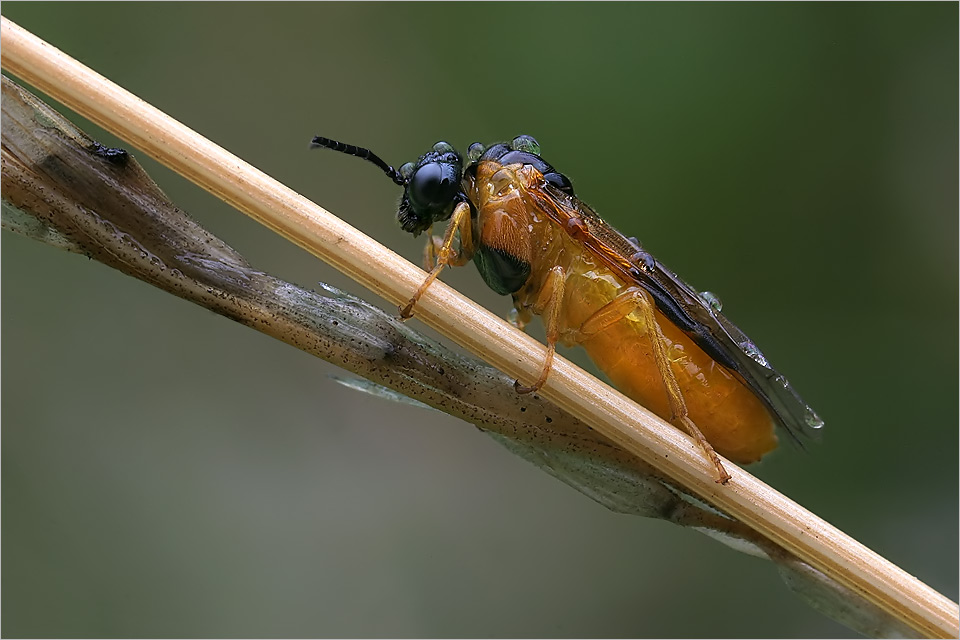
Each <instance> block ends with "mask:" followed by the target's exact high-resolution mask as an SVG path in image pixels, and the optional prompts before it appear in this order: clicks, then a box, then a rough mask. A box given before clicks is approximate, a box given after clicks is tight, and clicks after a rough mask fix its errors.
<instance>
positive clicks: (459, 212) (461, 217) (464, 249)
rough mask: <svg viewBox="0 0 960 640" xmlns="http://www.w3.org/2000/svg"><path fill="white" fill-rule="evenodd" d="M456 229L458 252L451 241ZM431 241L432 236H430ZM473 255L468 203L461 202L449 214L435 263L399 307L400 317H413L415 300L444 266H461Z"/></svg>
mask: <svg viewBox="0 0 960 640" xmlns="http://www.w3.org/2000/svg"><path fill="white" fill-rule="evenodd" d="M457 231H459V232H460V253H459V254H458V253H457V252H455V251H454V250H453V241H454V240H455V239H456V235H457ZM430 242H431V243H433V238H432V237H431V238H430ZM472 257H473V236H472V234H471V232H470V205H469V204H467V203H466V202H461V203H459V204H458V205H457V207H456V209H454V210H453V215H451V216H450V224H448V225H447V231H446V233H444V235H443V244H441V245H440V248H439V249H437V264H436V265H435V266H434V267H433V269H432V270H431V271H430V274H429V275H428V276H427V279H426V280H424V281H423V284H421V285H420V288H419V289H417V290H416V292H415V293H414V294H413V297H412V298H410V301H409V302H408V303H407V304H406V306H404V307H401V308H400V318H401V319H403V320H408V319H410V318H412V317H413V307H414V306H415V305H416V304H417V301H418V300H419V299H420V297H421V296H423V294H424V293H426V291H427V288H428V287H429V286H430V285H431V284H432V283H433V281H434V280H436V279H437V276H438V275H440V272H441V271H442V270H443V268H444V267H446V266H447V265H450V266H452V267H462V266H463V265H465V264H467V263H468V262H470V259H471V258H472Z"/></svg>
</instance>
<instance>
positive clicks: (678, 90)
mask: <svg viewBox="0 0 960 640" xmlns="http://www.w3.org/2000/svg"><path fill="white" fill-rule="evenodd" d="M3 14H4V15H5V16H7V17H9V18H11V19H13V20H14V21H16V22H18V23H19V24H20V25H21V26H23V27H25V28H27V29H29V30H31V31H33V32H34V33H36V34H37V35H39V36H41V37H43V38H45V39H46V40H48V41H49V42H51V43H52V44H54V45H56V46H57V47H59V48H61V49H62V50H64V51H65V52H67V53H69V54H72V55H74V56H76V57H77V58H78V59H80V60H81V61H83V62H84V63H86V64H88V65H90V66H91V67H93V68H94V69H95V70H97V71H99V72H100V73H102V74H103V75H105V76H107V77H108V78H111V79H113V80H114V81H116V82H118V83H119V84H120V85H122V86H124V87H126V88H127V89H129V90H131V91H133V92H134V93H136V94H137V95H139V96H141V97H142V98H144V99H146V100H147V101H149V102H152V103H153V104H155V105H156V106H158V107H159V108H161V109H163V110H165V111H166V112H167V113H169V114H171V115H173V116H174V117H176V118H178V119H179V120H181V121H182V122H184V123H186V124H187V125H189V126H191V127H193V128H194V129H196V130H197V131H199V132H201V133H203V134H205V135H206V136H208V137H210V138H211V139H213V140H214V141H216V142H218V143H219V144H221V145H223V146H224V147H226V148H227V149H229V150H231V151H233V152H235V153H237V154H238V155H240V156H241V157H244V158H245V159H247V160H248V161H250V162H251V163H253V164H254V165H256V166H258V167H260V168H262V169H264V170H265V171H267V172H268V173H270V174H272V175H274V176H275V177H277V178H278V179H280V180H281V181H284V182H286V183H287V184H289V185H290V186H292V187H293V188H295V189H297V190H298V191H300V192H301V193H303V194H305V195H307V196H309V197H311V198H313V199H315V200H316V201H318V202H319V203H321V204H323V205H324V206H325V207H327V208H328V209H330V210H331V211H333V212H335V213H337V214H338V215H340V216H342V217H344V218H345V219H347V220H349V221H350V222H351V223H353V224H355V225H356V226H357V227H359V228H360V229H362V230H363V231H365V232H367V233H368V234H370V235H372V236H373V237H375V238H377V239H379V240H381V241H382V242H384V243H385V244H387V245H388V246H390V247H392V248H394V249H396V250H397V251H398V252H400V253H402V254H403V255H405V256H407V257H409V258H411V259H414V260H417V259H418V256H419V255H420V250H421V242H420V241H419V240H413V239H412V238H411V237H409V236H406V235H404V234H402V232H401V231H400V230H399V229H398V228H397V227H396V225H395V223H394V221H393V218H392V216H393V214H394V211H395V205H396V200H397V198H398V196H399V193H398V190H397V188H396V187H395V186H393V185H392V183H391V182H390V181H389V180H386V179H385V178H384V177H383V176H382V175H381V174H380V173H379V172H378V171H377V170H376V169H375V168H373V167H371V166H369V165H367V164H366V163H363V162H361V161H359V160H355V159H351V158H346V157H343V156H340V155H337V154H334V153H329V152H321V151H310V150H308V148H307V143H308V141H309V139H310V137H311V136H312V135H314V134H322V135H325V136H329V137H332V138H336V139H340V140H344V141H347V142H351V143H354V144H359V145H365V146H369V147H371V148H373V149H374V151H375V152H376V153H378V154H380V155H381V156H382V157H383V158H385V159H386V160H387V161H388V162H390V163H393V164H400V163H402V162H405V161H407V160H413V159H415V158H416V156H417V155H419V154H420V153H422V152H423V151H425V150H426V149H427V148H428V147H429V146H430V145H432V144H433V143H434V142H435V141H437V140H440V139H445V140H448V141H449V142H451V143H453V144H454V145H456V146H458V147H460V148H465V147H466V146H467V145H468V144H469V143H471V142H473V141H475V140H480V141H483V142H491V141H495V140H503V139H509V138H512V137H513V136H515V135H517V134H520V133H528V134H531V135H534V136H535V137H537V138H538V140H539V141H540V143H541V145H542V147H543V150H544V155H545V157H546V158H547V159H548V160H549V161H550V162H551V163H553V164H554V165H555V166H557V167H558V168H559V169H560V170H561V171H564V172H565V173H567V174H568V175H569V176H570V177H571V178H572V180H573V182H574V185H575V186H576V189H577V193H578V194H579V195H580V196H581V197H582V198H583V199H584V200H585V201H586V202H588V203H589V204H591V205H593V206H594V207H595V208H596V209H597V210H598V211H599V212H600V213H601V215H603V216H605V217H606V218H607V219H608V220H609V221H610V222H612V223H613V224H614V225H615V226H617V227H618V228H620V229H621V230H623V231H624V232H626V233H627V234H629V235H633V234H635V235H637V236H638V237H639V238H640V239H641V241H642V242H644V244H645V245H646V247H647V248H648V249H650V250H651V251H653V252H654V254H655V255H657V256H658V257H659V258H660V259H661V260H662V261H664V262H665V263H667V264H668V265H670V266H671V267H672V268H673V269H675V270H676V271H677V272H679V273H680V274H681V275H682V276H683V277H684V278H685V279H687V280H688V281H689V282H691V283H692V284H693V285H694V286H696V287H698V288H701V289H710V290H712V291H715V292H717V293H718V294H719V295H720V296H721V297H722V298H723V300H724V303H725V307H724V310H725V311H727V312H728V315H729V316H730V317H731V318H732V319H733V320H734V321H735V322H737V323H738V324H739V325H740V326H741V327H742V328H744V329H745V330H746V331H747V332H748V334H749V335H750V336H751V337H753V338H754V340H756V342H757V343H758V344H760V345H761V347H762V348H763V349H764V351H765V352H766V354H767V356H768V357H770V359H771V360H772V361H773V362H774V363H775V364H776V365H777V366H778V368H780V369H781V370H782V371H783V372H785V373H786V374H787V375H788V377H790V379H791V380H792V381H793V383H794V384H795V386H796V387H797V388H798V389H799V390H800V391H801V393H802V394H803V395H804V396H805V398H806V399H807V400H808V401H809V402H810V403H811V404H812V405H813V406H814V407H816V409H817V410H818V411H819V412H820V413H821V415H822V416H823V417H824V419H825V420H826V423H827V429H826V433H825V440H824V442H823V443H822V445H819V446H816V447H814V448H813V449H812V450H811V451H810V452H809V453H807V454H804V453H802V452H799V451H795V450H791V448H790V447H784V448H783V449H782V450H781V451H779V452H778V453H776V454H774V455H772V456H770V457H769V458H768V459H767V460H765V461H764V462H763V463H762V464H760V465H758V466H755V467H753V468H752V470H753V471H754V472H755V473H757V474H758V475H759V476H760V477H761V478H763V479H764V480H766V481H767V482H769V483H771V484H772V485H773V486H774V487H776V488H778V489H779V490H781V491H782V492H784V493H785V494H787V495H789V496H791V497H792V498H794V499H795V500H797V501H798V502H800V503H801V504H802V505H804V506H806V507H808V508H809V509H811V510H813V511H814V512H815V513H817V514H819V515H820V516H822V517H824V518H825V519H827V520H828V521H830V522H832V523H833V524H835V525H837V526H838V527H840V528H841V529H842V530H844V531H845V532H847V533H849V534H851V535H852V536H854V537H855V538H857V539H858V540H860V541H861V542H863V543H864V544H866V545H867V546H869V547H871V548H872V549H874V550H876V551H878V552H879V553H881V554H882V555H884V556H886V557H887V558H889V559H890V560H892V561H893V562H895V563H897V564H899V565H900V566H902V567H903V568H904V569H906V570H907V571H909V572H911V573H914V574H915V575H917V576H918V577H920V578H921V579H922V580H924V581H926V582H927V583H928V584H930V585H931V586H932V587H934V588H936V589H938V590H941V591H942V592H943V593H945V594H946V595H948V596H950V597H951V598H953V599H956V598H957V586H958V580H957V565H958V551H957V548H958V544H957V543H958V488H957V486H958V485H957V478H958V427H957V425H958V415H957V414H958V411H957V400H958V398H957V389H958V376H957V360H956V358H957V353H958V340H957V334H958V331H957V309H958V297H957V291H958V283H957V273H958V261H957V244H958V241H957V238H958V223H957V221H958V215H957V211H958V202H957V189H958V185H957V175H958V164H957V140H958V126H957V111H958V104H957V75H958V64H957V47H958V42H957V28H956V25H957V17H958V16H957V5H956V4H955V3H936V4H922V3H917V4H896V3H884V4H868V3H856V4H826V3H816V4H753V3H749V4H709V5H704V4H693V3H683V4H615V5H589V6H588V5H585V4H562V5H554V4H535V5H516V4H484V5H476V4H456V5H446V4H417V5H400V4H391V5H385V4H367V3H362V4H349V5H341V4H271V5H266V4H243V5H240V4H200V5H197V4H163V5H158V4H25V3H23V4H22V3H12V2H8V3H7V4H5V5H3ZM80 122H82V123H83V126H85V127H86V128H87V130H88V131H89V132H90V133H92V134H93V135H95V136H98V137H99V139H100V140H102V141H103V142H104V143H106V144H111V145H113V144H122V143H121V142H120V141H119V140H117V139H116V138H114V137H113V136H111V135H109V134H106V133H104V132H102V131H101V130H100V129H98V128H96V127H93V126H91V125H89V124H88V123H85V122H83V121H82V120H80ZM134 152H135V153H136V150H134ZM136 155H137V157H138V159H139V160H140V161H141V162H142V163H143V164H144V165H145V166H146V167H147V169H148V170H150V171H151V173H152V174H153V175H154V177H155V178H156V179H157V181H158V182H159V183H160V185H161V187H162V188H163V189H164V190H165V191H166V192H167V193H168V194H169V195H170V196H171V198H172V199H173V200H174V201H175V202H176V203H177V204H178V205H180V206H181V207H182V208H184V209H186V210H187V211H189V212H191V213H192V214H193V215H195V216H196V217H197V218H198V219H200V220H201V221H202V222H203V223H204V224H205V225H206V226H207V227H208V228H209V229H211V230H212V231H213V232H215V233H217V234H219V235H220V236H221V237H222V238H224V239H225V240H227V241H228V242H230V243H231V244H232V245H234V246H235V247H236V248H238V249H239V250H240V251H241V252H242V253H244V254H245V255H246V256H247V257H248V259H250V261H251V262H252V263H253V264H255V265H257V266H258V267H260V268H262V269H264V270H266V271H269V272H271V273H273V274H275V275H278V276H281V277H284V278H286V279H288V280H292V281H294V282H297V283H300V284H301V285H304V286H308V287H309V286H313V285H314V283H315V282H316V281H318V280H322V281H326V282H330V283H332V284H334V285H337V286H340V287H343V288H345V289H347V290H349V291H351V292H354V293H357V294H359V295H361V296H363V297H365V298H366V299H368V300H371V301H374V302H377V303H379V304H382V305H383V306H385V307H387V306H388V305H386V304H385V303H383V302H382V301H379V300H378V299H376V298H375V297H374V296H373V295H372V294H370V293H368V292H366V291H365V290H363V289H361V288H360V287H359V286H358V285H355V284H353V283H351V282H350V281H348V280H347V279H346V278H344V277H342V276H340V275H339V274H338V273H336V272H334V271H333V270H332V269H331V268H329V267H327V266H326V265H324V264H322V263H320V262H319V261H317V260H316V259H314V258H312V257H311V256H309V255H307V254H306V253H305V252H303V251H301V250H299V249H297V248H295V247H293V246H291V245H290V244H289V243H287V242H286V241H284V240H282V239H281V238H279V237H277V236H274V235H273V234H271V233H270V232H269V231H267V230H266V229H264V228H261V227H260V226H259V225H257V224H256V223H254V222H252V221H250V220H248V219H246V218H244V216H242V215H241V214H239V213H237V212H235V211H233V210H232V209H230V208H229V207H227V206H226V205H224V204H222V203H220V202H218V201H217V200H216V199H214V198H213V197H212V196H210V195H207V194H206V193H204V192H202V191H201V190H200V189H199V188H197V187H195V186H193V185H191V184H189V183H187V182H186V181H184V180H183V179H181V178H179V177H178V176H176V175H174V174H172V173H171V172H169V171H167V170H165V169H163V168H161V167H159V166H158V165H156V163H154V162H152V161H151V160H149V159H148V158H145V157H144V156H143V154H142V153H136ZM2 248H3V251H2V267H3V269H2V277H3V280H2V286H3V289H2V291H3V299H2V302H3V318H2V319H3V336H2V337H3V347H4V350H3V387H2V392H3V400H4V402H3V409H2V412H3V413H2V418H3V467H2V474H3V475H2V480H3V496H2V518H3V559H4V562H3V573H2V577H3V584H2V587H3V591H2V593H3V602H2V604H3V612H4V616H3V623H2V633H3V635H4V636H224V635H226V636H797V637H804V636H846V635H850V632H849V631H848V630H846V629H844V628H843V627H840V626H838V625H836V624H834V623H833V622H831V621H829V620H827V619H826V618H823V617H822V616H820V615H819V614H817V613H815V612H814V611H813V610H812V609H810V608H808V607H807V606H806V605H805V604H804V603H802V602H801V601H800V600H799V599H797V598H795V597H794V596H793V595H792V594H791V593H790V592H789V591H788V590H787V588H786V587H785V586H784V585H783V584H782V583H781V582H780V579H779V578H778V576H777V575H776V572H775V571H774V569H773V567H772V566H771V565H770V564H769V563H765V562H762V561H760V560H757V559H754V558H750V557H747V556H743V555H740V554H738V553H735V552H733V551H731V550H729V549H727V548H726V547H723V546H721V545H719V544H718V543H716V542H713V541H711V540H709V539H707V538H706V537H704V536H701V535H699V534H697V533H695V532H692V531H686V530H681V529H678V528H676V527H673V526H670V525H668V524H665V523H662V522H657V521H650V520H645V519H640V518H631V517H626V516H619V515H615V514H613V513H610V512H608V511H607V510H605V509H604V508H602V507H600V506H599V505H597V504H595V503H593V502H592V501H590V500H589V499H587V498H585V497H584V496H582V495H580V494H578V493H577V492H575V491H574V490H572V489H569V488H568V487H566V486H565V485H563V484H561V483H559V482H557V481H556V480H554V479H552V478H550V477H548V476H547V475H546V474H544V473H542V472H540V471H538V470H537V469H535V468H533V467H532V466H530V465H528V464H527V463H526V462H523V461H522V460H520V459H517V458H514V457H513V456H511V455H510V454H509V453H507V452H506V451H505V450H503V449H501V448H500V447H499V446H498V445H497V444H496V443H494V442H493V441H492V440H490V439H489V438H487V437H485V436H484V435H482V434H481V433H479V432H478V431H477V430H476V429H474V428H472V427H469V426H467V425H466V424H464V423H460V422H458V421H456V420H454V419H452V418H450V417H448V416H445V415H443V414H438V413H435V412H427V411H423V410H419V409H417V408H414V407H408V406H400V405H396V404H391V403H388V402H386V401H380V400H372V399H370V398H368V397H365V396H361V395H358V394H357V393H355V392H352V391H349V390H346V389H344V388H343V387H341V386H339V385H338V384H336V383H335V382H333V381H332V380H331V379H330V377H329V376H330V375H331V374H336V373H337V369H336V368H335V367H333V366H331V365H328V364H326V363H324V362H321V361H318V360H316V359H314V358H312V357H309V356H307V355H305V354H303V353H300V352H298V351H296V350H294V349H292V348H290V347H287V346H285V345H282V344H280V343H278V342H275V341H273V340H270V339H268V338H266V337H264V336H262V335H260V334H258V333H255V332H253V331H250V330H249V329H246V328H243V327H241V326H239V325H237V324H234V323H232V322H230V321H228V320H226V319H224V318H221V317H219V316H216V315H214V314H212V313H210V312H208V311H205V310H203V309H200V308H198V307H195V306H193V305H190V304H188V303H185V302H183V301H180V300H178V299H175V298H173V297H171V296H169V295H167V294H165V293H161V292H159V291H157V290H154V289H152V288H150V287H149V286H147V285H145V284H142V283H140V282H137V281H134V280H133V279H130V278H127V277H124V276H122V275H119V274H118V273H116V272H113V271H111V270H110V269H108V268H106V267H104V266H102V265H99V264H97V263H92V262H89V261H87V260H85V259H83V258H81V257H78V256H75V255H70V254H66V253H62V252H58V251H57V250H55V249H52V248H49V247H46V246H42V245H40V244H37V243H34V242H32V241H28V240H25V239H23V238H21V237H18V236H12V235H9V234H5V235H4V236H3V247H2ZM445 279H446V280H447V281H448V282H450V283H452V284H454V286H457V287H458V288H459V289H461V290H462V291H464V292H465V293H467V294H468V295H470V296H471V297H474V298H475V299H477V300H478V301H480V302H481V303H482V304H484V305H485V306H487V307H488V308H490V309H492V310H495V311H497V312H499V313H506V311H507V310H508V307H509V303H508V299H506V298H500V297H498V296H496V295H495V294H493V293H492V292H491V291H489V290H487V289H486V288H485V287H484V285H483V283H482V282H481V280H480V279H479V277H478V276H477V274H476V272H475V270H474V269H473V268H472V267H471V268H469V269H462V270H460V271H459V272H457V273H451V274H449V275H448V276H445ZM539 335H542V333H541V334H539ZM572 357H574V359H576V360H577V361H578V362H581V363H585V358H584V357H583V355H582V353H581V352H577V351H574V352H572Z"/></svg>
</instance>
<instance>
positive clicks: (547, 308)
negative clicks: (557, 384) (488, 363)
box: [513, 265, 566, 393]
mask: <svg viewBox="0 0 960 640" xmlns="http://www.w3.org/2000/svg"><path fill="white" fill-rule="evenodd" d="M565 282H566V276H565V274H564V272H563V267H561V266H559V265H558V266H555V267H553V268H552V269H550V271H549V273H547V281H546V283H544V285H543V288H542V289H540V292H539V293H538V294H537V300H536V302H534V303H533V306H532V310H533V312H534V313H536V314H542V315H543V324H544V325H545V326H546V328H547V357H546V359H545V360H544V362H543V369H542V370H541V372H540V377H539V378H538V379H537V381H536V382H534V383H533V386H532V387H525V386H523V385H522V384H520V381H519V380H517V381H516V382H515V383H514V384H513V388H514V389H516V391H517V393H533V392H534V391H536V390H537V389H539V388H540V387H542V386H543V385H544V383H545V382H546V381H547V376H548V375H549V374H550V367H551V366H552V365H553V354H554V353H556V351H557V340H559V339H560V306H561V305H560V303H561V302H562V301H563V289H564V283H565Z"/></svg>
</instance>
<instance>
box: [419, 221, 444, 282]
mask: <svg viewBox="0 0 960 640" xmlns="http://www.w3.org/2000/svg"><path fill="white" fill-rule="evenodd" d="M442 246H443V238H441V237H440V236H435V235H433V227H430V228H429V229H427V244H425V245H423V262H422V263H420V266H421V267H423V270H424V271H427V272H430V271H433V268H434V267H435V266H437V253H438V252H439V251H440V247H442Z"/></svg>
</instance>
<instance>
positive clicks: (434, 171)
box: [408, 162, 459, 209]
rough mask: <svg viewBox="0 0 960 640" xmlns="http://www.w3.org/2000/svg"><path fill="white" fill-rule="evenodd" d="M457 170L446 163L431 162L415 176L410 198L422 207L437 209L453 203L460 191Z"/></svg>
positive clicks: (418, 170)
mask: <svg viewBox="0 0 960 640" xmlns="http://www.w3.org/2000/svg"><path fill="white" fill-rule="evenodd" d="M458 182H459V176H458V175H457V170H456V169H455V168H454V167H453V166H451V165H449V164H446V163H442V162H430V163H427V164H425V165H423V166H422V167H420V168H419V169H417V170H416V172H415V173H414V174H413V177H412V178H411V179H410V187H409V191H408V193H409V196H410V199H411V200H412V201H413V203H414V204H416V205H418V206H420V207H427V208H430V209H436V208H441V207H445V206H446V205H448V204H450V203H451V202H453V198H454V196H456V195H457V190H458V189H459V185H458Z"/></svg>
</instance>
